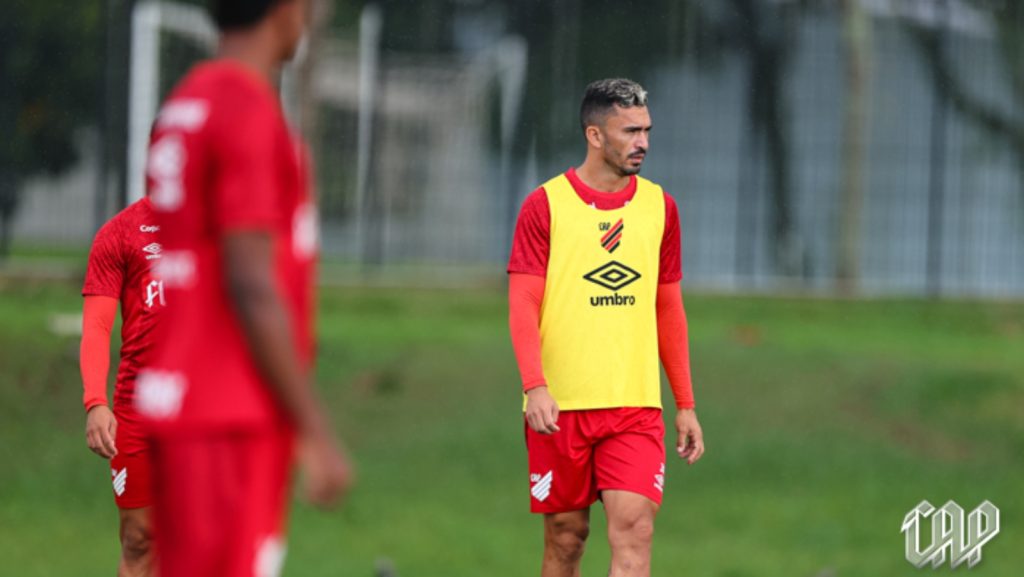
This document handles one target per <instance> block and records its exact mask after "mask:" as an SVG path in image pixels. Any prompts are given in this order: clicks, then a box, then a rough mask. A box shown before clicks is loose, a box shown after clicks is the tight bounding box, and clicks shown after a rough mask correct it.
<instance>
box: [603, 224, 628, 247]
mask: <svg viewBox="0 0 1024 577" xmlns="http://www.w3.org/2000/svg"><path fill="white" fill-rule="evenodd" d="M606 226H609V225H608V223H601V226H599V227H598V228H599V229H600V230H602V231H604V230H607V231H608V232H605V233H604V235H603V236H601V246H602V247H603V248H604V249H605V250H606V251H608V252H615V249H617V248H619V245H620V244H622V229H623V228H625V225H624V224H623V223H622V219H621V218H620V219H619V222H617V223H615V224H614V225H611V226H610V227H609V228H610V230H609V228H605V227H606Z"/></svg>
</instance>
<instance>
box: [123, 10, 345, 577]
mask: <svg viewBox="0 0 1024 577" xmlns="http://www.w3.org/2000/svg"><path fill="white" fill-rule="evenodd" d="M306 11H307V2H306V0H247V1H242V0H220V1H219V2H214V16H215V19H216V20H217V24H218V27H219V28H220V29H221V42H220V49H219V51H218V52H219V58H218V59H217V60H214V61H212V62H208V63H204V64H201V65H199V66H197V67H196V68H194V69H193V70H192V72H191V73H190V74H189V75H188V76H187V77H186V78H185V79H184V80H182V82H181V83H180V84H179V85H178V87H177V88H176V89H175V90H174V91H173V92H172V94H171V96H170V98H169V99H168V100H167V102H166V103H165V105H164V107H163V108H162V110H161V112H160V114H159V116H158V118H157V121H156V125H155V127H154V131H153V134H152V137H151V143H150V150H149V161H148V166H147V187H148V190H149V194H150V198H151V200H152V203H153V207H154V209H155V210H156V212H157V214H158V215H159V218H160V221H159V223H160V227H161V240H162V242H163V244H164V254H163V258H162V260H161V264H160V267H159V270H158V275H159V277H160V278H161V279H162V280H163V283H164V289H165V291H166V293H167V297H168V302H169V303H170V302H172V301H177V304H175V305H174V306H171V307H168V310H167V315H166V317H167V322H166V323H164V324H162V325H161V327H160V331H159V342H160V344H159V348H158V351H157V353H156V358H155V361H154V362H153V364H152V365H151V366H150V367H148V368H147V369H146V370H145V371H144V372H143V373H142V374H140V377H139V384H138V393H137V395H136V403H135V404H136V407H137V408H138V411H139V413H140V414H141V415H143V416H144V417H145V418H146V419H147V420H148V422H149V425H150V430H151V432H152V433H153V439H154V440H153V446H154V449H153V454H154V476H155V478H156V486H155V489H156V490H155V495H156V500H155V515H154V518H155V519H156V522H157V526H156V535H157V549H158V550H159V551H160V574H161V575H162V576H163V577H184V576H188V577H206V576H209V577H214V576H216V577H235V576H238V577H242V576H245V577H250V576H252V575H253V574H256V575H277V574H278V571H279V570H280V567H281V564H282V563H283V558H284V549H285V548H284V531H283V521H284V518H285V517H286V509H287V493H288V491H287V488H288V479H289V477H290V469H291V464H292V461H293V447H294V445H295V436H296V434H298V437H299V441H300V447H301V453H300V457H301V459H302V463H303V466H304V467H305V469H306V472H307V474H306V478H307V489H309V491H310V493H311V495H312V497H313V498H314V501H315V502H318V503H328V502H330V501H332V500H333V498H334V497H335V496H336V495H337V494H338V493H339V491H340V490H341V489H342V488H343V487H344V486H345V485H346V484H347V482H348V469H347V464H346V463H345V461H344V459H343V457H342V456H341V454H340V452H339V450H338V449H337V447H336V445H335V443H334V441H333V438H332V435H331V433H330V429H329V427H328V426H327V425H326V419H325V418H324V416H323V415H322V412H321V410H320V408H319V404H318V402H317V401H316V398H315V395H314V394H313V392H312V388H311V385H310V378H311V372H312V371H311V363H312V357H313V354H312V353H313V344H312V331H311V327H312V320H311V315H312V300H313V295H312V293H313V265H314V258H315V253H316V248H317V247H316V245H317V243H316V238H317V235H316V230H315V223H316V211H315V209H314V207H313V205H312V203H311V198H310V195H309V186H308V177H307V176H306V174H307V172H306V171H307V168H306V165H307V163H306V162H305V159H304V156H305V153H304V147H303V146H302V145H301V144H300V142H299V141H298V140H297V139H296V138H295V137H294V136H293V135H292V133H291V130H290V129H289V128H288V125H287V123H286V121H285V118H284V114H283V113H282V110H281V106H280V103H279V101H278V98H277V95H276V90H275V88H274V87H273V84H272V82H273V79H274V78H276V75H277V73H278V71H279V69H280V66H281V65H282V64H283V63H284V61H285V60H287V59H288V58H290V56H291V54H292V53H293V52H294V50H295V47H296V45H297V43H298V40H299V38H300V36H301V32H302V29H303V27H304V23H305V21H306Z"/></svg>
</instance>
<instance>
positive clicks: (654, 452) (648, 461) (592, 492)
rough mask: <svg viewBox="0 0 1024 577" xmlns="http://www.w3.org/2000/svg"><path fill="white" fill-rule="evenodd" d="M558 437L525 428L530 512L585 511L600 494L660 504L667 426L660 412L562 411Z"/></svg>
mask: <svg viewBox="0 0 1024 577" xmlns="http://www.w3.org/2000/svg"><path fill="white" fill-rule="evenodd" d="M558 427H559V429H560V430H559V431H558V432H557V433H555V434H553V435H542V434H540V433H537V432H535V431H534V430H533V429H531V428H530V427H529V426H528V425H527V426H526V449H527V452H528V453H529V460H530V510H531V511H532V512H534V513H562V512H566V511H576V510H579V509H586V508H587V507H589V506H591V505H593V504H594V502H595V501H597V499H598V496H599V494H600V492H601V491H604V490H620V491H630V492H632V493H637V494H640V495H643V496H645V497H647V498H648V499H650V500H651V501H654V502H655V503H658V504H659V505H660V504H661V496H662V491H663V489H664V485H665V423H664V422H663V421H662V420H661V409H655V408H649V407H626V408H620V409H592V410H585V411H563V412H561V413H559V415H558Z"/></svg>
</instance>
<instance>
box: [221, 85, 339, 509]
mask: <svg viewBox="0 0 1024 577" xmlns="http://www.w3.org/2000/svg"><path fill="white" fill-rule="evenodd" d="M236 96H237V99H236V100H234V101H233V102H232V103H231V105H230V106H225V107H224V108H223V109H221V110H220V111H219V112H221V114H218V115H212V114H211V118H212V119H215V120H211V125H210V127H209V130H210V131H211V134H212V136H211V138H214V139H215V140H214V146H213V147H212V148H213V150H214V151H215V154H216V155H217V156H216V166H217V169H216V172H215V174H214V179H215V181H214V189H215V190H214V201H213V204H212V209H213V211H214V221H215V224H216V226H217V228H218V229H219V230H218V236H219V238H220V245H221V251H222V257H223V263H224V267H223V272H222V274H224V275H225V276H224V282H225V286H226V287H227V290H228V293H229V295H228V296H229V297H230V299H231V302H232V306H233V308H234V312H235V314H236V315H237V318H238V320H239V324H240V326H241V328H242V331H243V333H244V336H245V339H246V343H247V346H248V348H249V350H250V353H251V355H252V358H253V360H254V362H255V363H256V365H257V369H258V370H259V371H260V374H261V375H262V377H263V380H264V382H265V383H266V384H267V386H268V387H269V388H270V392H271V393H272V394H273V395H274V397H275V398H276V400H277V402H278V403H280V405H281V407H282V408H283V409H284V411H285V413H286V414H287V415H288V417H289V418H290V419H291V421H292V422H293V423H294V425H295V427H296V429H297V432H298V434H299V442H300V447H299V450H300V453H299V458H300V461H301V465H302V468H303V469H304V472H305V489H306V492H307V495H308V497H309V498H310V500H312V501H313V502H314V503H316V504H320V505H329V504H331V502H333V500H334V499H335V498H337V497H338V496H340V493H341V492H342V491H343V490H344V488H345V487H347V485H348V483H349V478H350V473H349V469H348V463H347V461H346V460H345V458H344V457H343V455H342V453H341V451H340V449H339V448H338V446H337V444H336V443H335V441H334V436H333V434H332V433H331V431H330V426H329V425H328V423H327V419H326V417H325V416H324V414H323V413H322V412H321V410H320V406H319V402H318V400H317V398H316V395H315V393H314V391H313V387H312V383H311V380H310V377H309V375H308V374H307V371H306V369H305V368H304V367H303V365H302V363H301V361H300V358H299V352H298V350H297V347H296V346H295V338H294V335H293V333H292V331H293V327H292V326H291V321H290V318H289V316H288V311H287V308H286V305H285V301H284V296H283V294H282V293H281V291H280V289H279V287H278V284H277V279H276V274H275V266H274V264H275V260H274V250H275V248H276V243H278V242H281V240H280V239H279V238H277V237H276V236H275V231H276V230H277V227H278V226H279V223H280V221H281V217H282V215H281V204H280V198H281V193H280V190H279V189H278V186H279V182H280V180H279V177H278V174H277V168H276V167H278V166H279V162H280V160H279V154H280V153H281V151H280V150H279V149H278V148H277V144H276V143H278V142H279V140H278V138H279V136H280V125H279V124H278V122H279V112H278V110H277V108H276V104H275V103H274V102H272V101H269V100H268V99H266V98H265V97H263V96H262V95H260V94H257V93H250V92H244V93H243V92H242V91H239V92H238V94H237V95H236Z"/></svg>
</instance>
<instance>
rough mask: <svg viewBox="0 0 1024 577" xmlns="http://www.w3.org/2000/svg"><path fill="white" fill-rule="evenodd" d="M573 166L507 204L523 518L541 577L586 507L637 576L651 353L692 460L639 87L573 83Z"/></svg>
mask: <svg viewBox="0 0 1024 577" xmlns="http://www.w3.org/2000/svg"><path fill="white" fill-rule="evenodd" d="M580 122H581V124H582V128H583V133H584V137H585V138H586V142H587V156H586V159H585V160H584V161H583V164H582V165H581V166H580V167H579V168H577V169H572V168H570V169H569V170H568V171H567V172H565V173H564V174H561V175H559V176H556V177H555V178H553V179H551V180H549V181H548V182H547V183H545V184H544V185H543V186H542V187H541V188H539V189H537V190H536V191H534V192H533V193H532V194H531V195H530V196H529V197H527V199H526V201H525V202H524V203H523V208H522V210H521V212H520V213H519V222H518V224H517V225H516V233H515V239H514V241H513V246H512V255H511V257H510V259H509V266H508V272H509V273H510V278H509V325H510V329H511V333H512V343H513V345H514V348H515V352H516V360H517V362H518V364H519V369H520V373H521V375H522V378H523V389H524V391H525V392H526V403H525V421H526V422H525V428H526V446H527V452H528V454H529V466H530V498H531V500H530V509H531V510H532V511H533V512H535V513H543V514H544V559H543V565H542V569H541V575H542V576H543V577H562V576H565V577H573V576H578V575H579V571H580V558H581V557H582V555H583V548H584V544H585V542H586V539H587V535H588V534H589V530H590V529H589V519H590V506H591V505H592V504H593V503H594V502H595V501H597V499H598V498H600V499H601V500H602V501H603V502H604V507H605V512H606V513H607V516H608V541H609V543H610V545H611V552H612V558H611V570H610V571H609V576H610V577H647V576H649V575H650V561H651V540H652V538H653V532H654V517H655V514H656V513H657V511H658V508H659V507H660V505H661V498H662V491H663V490H664V484H665V445H664V435H665V430H664V423H663V422H662V414H661V384H660V373H659V371H658V358H659V355H660V357H661V362H662V364H663V365H664V367H665V372H666V373H667V374H668V377H669V382H670V384H671V387H672V392H673V393H674V396H675V401H676V407H677V409H678V412H677V413H676V417H675V428H676V431H677V433H678V442H677V452H678V454H679V456H680V457H682V458H683V459H686V461H687V462H688V463H690V464H693V463H695V462H696V461H697V460H698V459H700V457H701V455H702V454H703V453H704V440H703V434H702V432H701V428H700V424H699V423H698V421H697V415H696V413H695V412H694V408H693V407H694V401H693V391H692V386H691V383H690V365H689V353H688V351H687V347H688V345H687V330H686V315H685V313H684V310H683V301H682V294H681V292H680V287H679V282H680V279H681V278H682V273H681V267H680V256H679V252H680V243H679V215H678V213H677V211H676V207H675V202H674V201H673V200H672V197H670V196H669V195H668V194H666V193H665V192H663V191H662V189H661V187H659V186H658V185H656V184H654V183H652V182H650V181H648V180H645V179H643V178H640V177H638V176H637V173H639V172H640V166H641V165H642V164H643V160H644V157H645V156H646V154H647V149H648V136H649V133H650V130H651V117H650V114H649V113H648V111H647V94H646V92H645V91H644V89H643V88H641V87H640V85H639V84H637V83H635V82H632V81H629V80H624V79H610V80H602V81H598V82H594V83H592V84H591V85H590V86H588V87H587V90H586V94H585V95H584V97H583V103H582V106H581V110H580Z"/></svg>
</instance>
